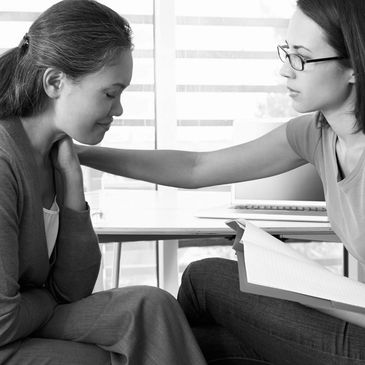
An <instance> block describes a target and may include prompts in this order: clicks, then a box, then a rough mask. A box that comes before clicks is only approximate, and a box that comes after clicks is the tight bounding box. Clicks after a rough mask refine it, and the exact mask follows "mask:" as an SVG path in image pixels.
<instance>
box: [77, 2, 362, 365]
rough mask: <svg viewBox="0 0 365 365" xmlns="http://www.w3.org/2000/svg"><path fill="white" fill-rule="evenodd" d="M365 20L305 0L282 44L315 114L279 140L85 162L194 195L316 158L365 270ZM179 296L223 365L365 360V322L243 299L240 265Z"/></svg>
mask: <svg viewBox="0 0 365 365" xmlns="http://www.w3.org/2000/svg"><path fill="white" fill-rule="evenodd" d="M364 19H365V1H364V0H298V1H297V10H296V11H295V13H294V14H293V16H292V18H291V20H290V23H289V28H288V32H287V39H286V40H285V42H284V43H283V44H281V45H279V46H278V48H277V49H278V55H279V57H280V60H281V61H282V62H283V65H282V68H281V71H280V74H281V76H283V77H284V78H285V80H286V85H287V89H288V92H289V96H290V98H291V99H292V103H293V107H294V108H295V110H297V111H298V112H301V113H305V115H303V116H300V117H297V118H294V119H292V120H290V121H289V122H288V123H286V124H285V125H283V126H281V127H279V128H277V129H275V130H273V131H272V132H270V133H268V134H267V135H265V136H263V137H260V138H258V139H257V140H254V141H252V142H249V143H244V144H241V145H237V146H233V147H230V148H226V149H222V150H218V151H212V152H200V153H197V152H183V151H136V150H116V149H107V148H80V149H79V152H80V153H79V157H80V159H81V162H82V163H83V164H85V165H88V166H91V167H94V168H97V169H101V170H104V171H107V172H112V173H117V174H120V175H123V176H127V177H132V178H136V179H142V180H146V181H150V182H155V183H158V184H165V185H171V186H177V187H184V188H198V187H203V186H209V185H218V184H228V183H234V182H239V181H247V180H254V179H259V178H263V177H267V176H271V175H275V174H279V173H282V172H285V171H288V170H290V169H293V168H296V167H298V166H301V165H303V164H306V163H311V164H313V165H314V166H315V168H316V169H317V171H318V173H319V175H320V177H321V180H322V183H323V186H324V191H325V196H326V201H327V211H328V215H329V218H330V222H331V225H332V228H333V230H334V231H335V233H336V234H337V235H338V236H339V237H340V239H341V240H342V242H343V243H344V245H345V246H346V248H347V249H348V250H349V252H350V253H351V254H352V255H353V256H354V257H356V258H357V259H358V260H359V261H360V262H361V263H365V134H364V133H365V21H364ZM263 269H264V268H263ZM178 300H179V302H180V304H181V305H182V307H183V309H184V311H185V313H186V315H187V317H188V319H189V321H190V324H191V326H192V327H193V329H194V331H195V334H196V337H197V339H198V342H199V343H200V346H201V348H202V350H203V352H204V354H205V356H206V358H207V360H208V362H212V364H213V363H214V361H213V360H217V359H219V358H222V359H223V358H229V357H236V358H237V359H238V358H240V359H244V358H250V359H256V360H257V361H262V362H267V363H271V364H278V365H284V364H288V365H294V364H295V365H309V364H311V365H312V364H321V365H329V364H365V317H364V315H360V314H351V313H347V312H345V311H335V310H333V311H331V312H327V313H325V312H324V311H319V310H316V309H312V308H308V307H306V306H303V305H301V304H298V303H294V302H288V301H284V300H278V299H272V298H268V297H263V296H257V295H251V294H245V293H242V292H240V290H239V283H238V272H237V263H236V262H234V261H229V260H224V259H205V260H201V261H198V262H194V263H192V264H190V266H189V267H188V268H187V269H186V271H185V273H184V275H183V279H182V284H181V287H180V290H179V295H178ZM237 363H238V362H237Z"/></svg>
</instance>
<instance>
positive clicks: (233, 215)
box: [196, 201, 329, 222]
mask: <svg viewBox="0 0 365 365" xmlns="http://www.w3.org/2000/svg"><path fill="white" fill-rule="evenodd" d="M288 202H289V201H288ZM301 203H303V204H301ZM313 203H314V204H313ZM313 203H311V202H301V201H297V202H294V201H291V202H290V204H287V203H285V202H283V201H281V202H280V203H279V204H277V203H276V202H272V201H270V202H255V201H248V202H247V203H246V202H237V203H236V204H234V205H226V206H225V207H224V206H221V207H212V208H206V209H201V210H200V211H198V212H197V213H196V216H197V217H200V218H217V219H252V220H274V221H297V222H328V221H329V220H328V216H327V209H326V205H325V203H324V202H318V204H317V202H313Z"/></svg>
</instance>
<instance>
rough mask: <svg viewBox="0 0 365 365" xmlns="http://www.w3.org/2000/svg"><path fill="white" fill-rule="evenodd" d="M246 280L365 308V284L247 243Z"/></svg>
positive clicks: (311, 263) (245, 253) (245, 257)
mask: <svg viewBox="0 0 365 365" xmlns="http://www.w3.org/2000/svg"><path fill="white" fill-rule="evenodd" d="M244 259H245V266H246V275H247V281H248V282H249V283H251V284H256V285H262V286H268V287H272V288H276V289H282V290H287V291H291V292H296V293H300V294H305V295H309V296H313V297H318V298H323V299H328V300H331V301H336V302H341V303H346V304H350V305H355V306H359V307H364V308H365V285H364V284H362V283H360V282H358V281H355V280H352V279H349V278H346V277H343V276H340V275H338V274H335V273H333V272H331V271H329V270H327V269H326V268H324V267H322V266H320V265H319V266H318V265H313V262H306V261H302V260H297V259H295V258H291V257H288V256H286V255H282V254H281V253H278V252H274V251H271V250H267V249H265V248H263V247H261V246H258V245H255V244H253V243H248V244H246V243H244Z"/></svg>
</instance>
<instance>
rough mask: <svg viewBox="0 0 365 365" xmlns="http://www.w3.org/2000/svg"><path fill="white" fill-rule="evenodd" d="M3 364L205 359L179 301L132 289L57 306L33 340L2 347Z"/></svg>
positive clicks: (124, 364)
mask: <svg viewBox="0 0 365 365" xmlns="http://www.w3.org/2000/svg"><path fill="white" fill-rule="evenodd" d="M40 310H42V309H41V308H40ZM0 364H6V365H30V364H34V365H46V364H47V365H61V364H62V365H63V364H65V365H106V364H112V365H187V364H197V365H204V364H206V361H205V360H204V357H203V355H202V353H201V351H200V349H199V346H198V344H197V342H196V340H195V337H194V335H193V333H192V330H191V328H190V327H189V324H188V322H187V320H186V317H185V315H184V313H183V311H182V310H181V308H180V306H179V304H178V302H177V301H176V299H175V298H174V297H173V296H172V295H170V294H169V293H167V292H166V291H163V290H161V289H158V288H154V287H148V286H133V287H132V286H131V287H126V288H118V289H112V290H108V291H103V292H98V293H95V294H93V295H91V296H89V297H86V298H84V299H82V300H80V301H77V302H74V303H70V304H62V305H59V306H57V307H56V309H55V311H54V313H53V316H52V317H51V319H50V320H49V321H48V322H47V323H46V324H45V325H44V326H43V327H42V328H40V329H39V330H37V332H36V333H33V334H32V336H30V337H27V338H25V339H22V340H19V341H16V342H13V343H10V344H7V345H6V346H3V347H2V348H0Z"/></svg>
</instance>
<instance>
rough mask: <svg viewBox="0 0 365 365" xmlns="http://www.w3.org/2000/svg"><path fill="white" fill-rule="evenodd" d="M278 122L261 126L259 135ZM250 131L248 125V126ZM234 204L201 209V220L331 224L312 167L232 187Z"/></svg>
mask: <svg viewBox="0 0 365 365" xmlns="http://www.w3.org/2000/svg"><path fill="white" fill-rule="evenodd" d="M277 126H278V124H277V123H262V122H261V123H259V126H258V127H255V128H256V130H259V134H263V133H266V132H269V131H270V130H271V129H273V128H274V127H277ZM245 131H247V125H246V126H245ZM231 191H232V195H231V203H230V204H227V205H226V206H218V207H217V206H216V207H214V206H213V207H210V208H206V209H202V210H199V211H198V212H196V216H197V217H200V218H217V219H242V218H243V219H252V220H279V221H280V220H281V221H283V220H285V221H296V222H328V221H329V220H328V216H327V211H326V203H325V200H324V192H323V187H322V182H321V180H320V178H319V176H318V173H317V172H316V170H315V168H314V167H313V166H312V165H311V164H306V165H303V166H300V167H298V168H296V169H294V170H290V171H288V172H285V173H282V174H279V175H276V176H271V177H266V178H263V179H258V180H253V181H246V182H242V183H237V184H233V185H232V188H231Z"/></svg>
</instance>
